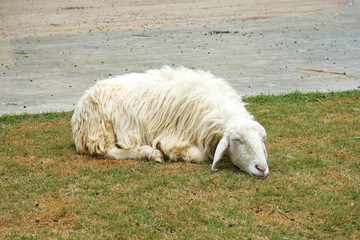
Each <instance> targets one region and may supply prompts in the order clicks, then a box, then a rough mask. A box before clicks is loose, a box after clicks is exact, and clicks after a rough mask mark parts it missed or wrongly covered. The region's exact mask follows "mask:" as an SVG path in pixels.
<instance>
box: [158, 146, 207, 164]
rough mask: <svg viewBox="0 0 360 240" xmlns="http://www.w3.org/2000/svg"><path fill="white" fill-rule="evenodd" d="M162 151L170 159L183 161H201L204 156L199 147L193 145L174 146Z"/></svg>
mask: <svg viewBox="0 0 360 240" xmlns="http://www.w3.org/2000/svg"><path fill="white" fill-rule="evenodd" d="M162 150H163V151H164V153H165V154H166V155H167V156H168V157H169V159H170V161H179V160H182V161H185V162H202V161H204V156H203V154H202V152H201V151H200V149H199V148H198V147H196V146H193V145H185V146H182V147H179V146H174V147H171V148H168V150H164V149H162Z"/></svg>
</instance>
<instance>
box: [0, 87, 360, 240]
mask: <svg viewBox="0 0 360 240" xmlns="http://www.w3.org/2000/svg"><path fill="white" fill-rule="evenodd" d="M245 100H246V101H247V102H248V103H250V104H249V105H248V106H247V108H248V110H249V111H250V112H252V113H253V114H254V115H255V116H256V118H257V120H258V121H259V122H260V123H261V124H262V125H263V126H264V127H265V128H266V129H267V132H268V140H267V142H266V145H267V149H268V154H269V166H270V175H269V177H268V178H266V179H258V178H254V177H250V176H248V175H246V174H244V173H242V172H240V171H239V170H237V169H235V168H234V167H233V166H232V165H230V164H226V163H225V164H223V166H222V171H220V172H215V173H213V172H211V170H210V167H211V165H210V163H204V164H187V163H163V164H156V163H154V162H144V161H115V160H99V159H96V158H94V157H91V156H83V155H78V154H76V153H75V150H74V145H73V143H72V138H71V126H70V123H69V120H70V118H71V113H47V114H42V115H27V114H25V115H16V116H9V115H5V116H2V117H0V188H1V189H0V238H1V239H3V238H5V239H48V238H57V239H329V238H331V239H334V238H335V239H359V238H360V201H359V200H360V197H359V196H360V190H359V189H360V187H359V186H360V159H359V156H360V147H359V146H360V139H359V138H360V91H351V92H342V93H328V94H321V93H311V94H301V93H298V92H295V93H292V94H287V95H279V96H266V95H260V96H257V97H249V98H246V99H245Z"/></svg>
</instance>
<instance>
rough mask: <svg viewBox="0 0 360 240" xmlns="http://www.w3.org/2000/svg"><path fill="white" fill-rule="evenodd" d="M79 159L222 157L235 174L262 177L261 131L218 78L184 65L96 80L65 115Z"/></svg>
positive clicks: (216, 160) (264, 167)
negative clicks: (69, 116)
mask: <svg viewBox="0 0 360 240" xmlns="http://www.w3.org/2000/svg"><path fill="white" fill-rule="evenodd" d="M71 122H72V133H73V139H74V142H75V146H76V150H77V152H79V153H88V154H91V155H96V156H102V157H105V158H111V159H118V160H124V159H147V160H154V161H157V162H162V161H163V160H164V158H165V159H168V160H170V161H186V162H202V161H205V160H211V159H212V160H213V163H212V170H213V171H217V170H218V167H217V166H218V163H219V162H220V160H221V159H222V158H223V157H224V156H226V155H227V156H228V158H229V159H230V160H231V162H232V163H233V165H235V166H236V167H238V168H239V169H240V170H242V171H244V172H246V173H248V174H250V175H253V176H258V177H266V176H267V175H268V173H269V167H268V165H267V152H266V148H265V145H264V140H265V138H266V131H265V129H264V128H263V127H262V126H261V125H260V124H259V123H258V122H256V121H255V120H254V116H253V115H251V114H250V113H249V112H248V111H247V110H246V108H245V103H243V102H242V100H241V97H240V96H239V95H238V94H237V93H236V92H235V90H234V89H233V88H232V87H231V86H230V85H229V84H228V83H227V82H226V81H225V80H224V79H222V78H217V77H215V76H214V75H212V74H211V73H210V72H205V71H202V70H192V69H189V68H185V67H179V68H171V67H168V66H164V67H162V68H160V69H153V70H148V71H146V72H145V73H130V74H125V75H120V76H115V77H112V78H109V79H105V80H102V81H98V82H97V83H96V84H95V86H93V87H92V88H90V90H88V91H87V92H86V93H85V94H84V96H83V97H82V98H81V99H80V100H79V102H78V104H77V106H76V109H75V111H74V114H73V116H72V120H71Z"/></svg>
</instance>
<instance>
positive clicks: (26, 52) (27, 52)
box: [13, 51, 36, 55]
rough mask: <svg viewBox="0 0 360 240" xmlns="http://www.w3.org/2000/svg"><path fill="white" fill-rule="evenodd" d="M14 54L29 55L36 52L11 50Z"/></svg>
mask: <svg viewBox="0 0 360 240" xmlns="http://www.w3.org/2000/svg"><path fill="white" fill-rule="evenodd" d="M13 53H15V54H19V55H31V54H36V52H29V51H15V52H13Z"/></svg>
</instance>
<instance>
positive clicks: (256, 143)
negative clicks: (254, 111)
mask: <svg viewBox="0 0 360 240" xmlns="http://www.w3.org/2000/svg"><path fill="white" fill-rule="evenodd" d="M265 138H266V132H265V129H264V128H263V127H262V126H261V125H260V124H259V123H258V122H256V121H253V120H241V121H240V120H239V121H234V122H232V123H231V125H230V126H229V127H228V129H227V130H226V131H225V134H224V137H223V138H222V139H221V140H220V142H219V144H218V146H217V148H216V151H215V155H214V162H213V165H212V170H214V171H216V170H217V168H216V164H217V163H218V162H219V161H220V159H221V158H222V156H223V155H224V154H225V153H226V152H227V153H228V155H229V158H230V160H231V162H232V163H233V164H234V165H235V166H237V167H238V168H240V169H241V170H242V171H244V172H246V173H249V174H250V175H253V176H257V177H266V176H267V175H268V174H269V167H268V165H267V152H266V148H265V145H264V141H265Z"/></svg>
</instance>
